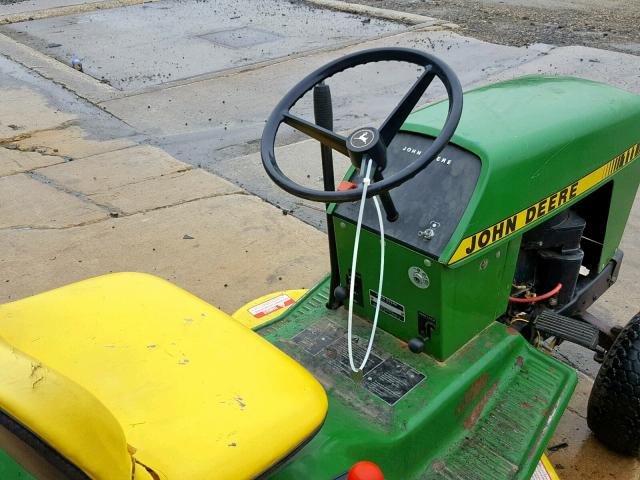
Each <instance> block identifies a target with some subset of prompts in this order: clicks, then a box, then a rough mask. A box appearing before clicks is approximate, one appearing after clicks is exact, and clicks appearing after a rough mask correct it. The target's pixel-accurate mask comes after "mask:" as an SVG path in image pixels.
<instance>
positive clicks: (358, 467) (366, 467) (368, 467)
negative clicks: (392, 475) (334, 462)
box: [347, 461, 384, 480]
mask: <svg viewBox="0 0 640 480" xmlns="http://www.w3.org/2000/svg"><path fill="white" fill-rule="evenodd" d="M347 480H384V475H383V474H382V470H380V467H378V465H376V464H375V463H373V462H367V461H363V462H358V463H356V464H355V465H354V466H353V467H351V470H349V473H348V474H347Z"/></svg>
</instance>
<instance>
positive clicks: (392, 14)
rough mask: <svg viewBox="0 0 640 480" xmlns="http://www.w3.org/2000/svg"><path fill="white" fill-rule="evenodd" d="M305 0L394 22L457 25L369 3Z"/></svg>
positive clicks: (329, 7) (317, 4)
mask: <svg viewBox="0 0 640 480" xmlns="http://www.w3.org/2000/svg"><path fill="white" fill-rule="evenodd" d="M305 2H306V3H309V4H311V5H315V6H317V7H322V8H328V9H331V10H338V11H341V12H348V13H357V14H362V15H367V16H370V17H375V18H383V19H386V20H392V21H394V22H400V23H407V24H409V25H420V24H431V25H436V24H440V23H447V25H450V26H451V27H455V26H457V25H455V24H452V23H449V22H445V21H443V20H438V19H437V18H433V17H427V16H425V15H418V14H415V13H404V12H399V11H397V10H389V9H387V8H378V7H369V6H367V5H360V4H357V3H349V2H342V1H339V0H305Z"/></svg>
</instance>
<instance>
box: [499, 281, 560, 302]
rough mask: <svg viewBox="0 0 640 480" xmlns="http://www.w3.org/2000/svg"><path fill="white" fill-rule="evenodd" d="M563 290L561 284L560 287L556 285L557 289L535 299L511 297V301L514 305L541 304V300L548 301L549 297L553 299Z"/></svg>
mask: <svg viewBox="0 0 640 480" xmlns="http://www.w3.org/2000/svg"><path fill="white" fill-rule="evenodd" d="M561 288H562V284H561V283H559V284H558V285H556V287H555V288H554V289H553V290H551V291H549V292H547V293H543V294H542V295H537V296H535V297H531V298H519V297H509V301H510V302H513V303H534V302H539V301H540V300H546V299H547V298H549V297H553V296H554V295H555V294H556V293H558V292H559V291H560V289H561Z"/></svg>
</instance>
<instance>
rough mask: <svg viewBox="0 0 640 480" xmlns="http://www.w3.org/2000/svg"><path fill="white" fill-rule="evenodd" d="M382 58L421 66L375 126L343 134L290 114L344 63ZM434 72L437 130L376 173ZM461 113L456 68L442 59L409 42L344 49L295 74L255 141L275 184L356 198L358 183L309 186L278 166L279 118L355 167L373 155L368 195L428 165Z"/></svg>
mask: <svg viewBox="0 0 640 480" xmlns="http://www.w3.org/2000/svg"><path fill="white" fill-rule="evenodd" d="M383 61H398V62H407V63H413V64H416V65H420V66H422V67H424V72H423V73H422V75H421V76H420V77H419V78H418V80H417V81H416V82H415V83H414V84H413V86H412V87H411V89H410V90H409V91H408V92H407V93H406V94H405V96H404V97H403V98H402V100H401V101H400V103H399V104H398V105H397V106H396V107H395V108H394V109H393V112H391V114H390V115H389V116H388V117H387V118H386V120H385V121H384V122H383V124H382V126H381V127H380V129H376V128H372V127H365V128H358V129H356V130H355V131H354V132H353V133H352V134H351V135H349V136H348V137H346V138H345V137H343V136H341V135H338V134H337V133H335V132H333V131H331V130H328V129H326V128H323V127H320V126H318V125H316V124H314V123H311V122H308V121H306V120H304V119H302V118H300V117H298V116H296V115H293V114H292V113H291V112H290V110H291V108H293V106H294V105H295V104H296V102H297V101H298V100H299V99H300V98H301V97H302V96H303V95H304V94H305V93H307V92H308V91H309V90H311V89H312V88H313V87H314V86H315V85H317V84H319V83H320V82H322V81H324V80H325V79H327V78H329V77H331V76H333V75H335V74H336V73H339V72H342V71H344V70H347V69H349V68H353V67H357V66H359V65H364V64H367V63H373V62H383ZM435 77H438V78H439V79H440V81H442V83H443V84H444V87H445V89H446V90H447V96H448V98H449V112H448V114H447V118H446V120H445V123H444V126H443V127H442V130H441V131H440V134H439V135H438V136H437V137H436V139H435V140H434V142H433V143H432V144H431V146H430V147H429V148H428V149H427V150H426V151H425V152H424V153H423V154H422V155H420V156H418V157H417V158H416V159H415V161H413V162H412V163H411V164H409V165H407V166H406V167H405V168H403V169H402V170H400V171H399V172H397V173H395V174H393V175H391V176H389V177H388V178H382V175H381V172H382V171H383V169H384V167H385V166H386V149H387V146H388V145H389V143H391V140H393V137H395V135H396V134H397V133H398V131H399V130H400V127H401V126H402V124H403V123H404V121H405V120H406V119H407V117H408V116H409V114H410V113H411V110H413V108H414V107H415V106H416V103H417V102H418V100H419V99H420V97H422V94H423V93H424V92H425V90H426V89H427V87H428V86H429V85H430V83H431V81H432V80H433V79H434V78H435ZM461 114H462V87H461V86H460V81H459V80H458V77H457V76H456V74H455V73H453V70H451V68H449V66H448V65H447V64H445V63H444V62H443V61H441V60H439V59H438V58H436V57H434V56H432V55H429V54H427V53H424V52H421V51H419V50H414V49H409V48H375V49H371V50H363V51H361V52H356V53H352V54H350V55H345V56H344V57H342V58H339V59H338V60H334V61H333V62H330V63H328V64H326V65H325V66H324V67H321V68H319V69H318V70H316V71H315V72H313V73H311V74H310V75H308V76H307V77H305V78H304V79H303V80H301V81H300V82H299V83H298V84H297V85H295V86H294V87H293V88H292V89H291V90H290V91H289V92H288V93H287V94H286V95H285V96H284V97H283V98H282V100H280V102H279V103H278V105H277V106H276V108H275V109H274V110H273V112H272V113H271V115H270V116H269V119H268V120H267V124H266V125H265V127H264V131H263V132H262V141H261V143H260V153H261V155H262V163H263V165H264V168H265V170H266V171H267V174H268V175H269V177H271V179H272V180H273V181H274V182H275V183H276V184H277V185H278V186H280V187H281V188H282V189H283V190H285V191H287V192H289V193H291V194H293V195H295V196H297V197H301V198H305V199H307V200H312V201H317V202H324V203H330V202H337V203H339V202H350V201H356V200H360V198H361V196H362V185H359V186H358V187H357V188H354V189H351V190H346V191H324V190H315V189H312V188H308V187H304V186H302V185H300V184H298V183H296V182H294V181H293V180H291V179H290V178H289V177H287V176H286V175H285V174H284V173H283V172H282V170H281V169H280V167H279V166H278V163H277V162H276V157H275V152H274V146H275V140H276V134H277V133H278V129H279V128H280V124H282V123H283V122H284V123H286V124H287V125H289V126H291V127H293V128H295V129H296V130H299V131H300V132H302V133H304V134H306V135H308V136H309V137H312V138H314V139H316V140H318V141H319V142H320V143H321V144H322V145H325V146H327V147H330V148H332V149H334V150H336V151H338V152H340V153H342V154H344V155H347V156H349V157H350V158H351V161H352V162H353V164H354V165H355V166H356V167H358V168H361V167H362V166H363V165H364V164H363V163H362V162H363V160H365V159H367V158H370V159H371V160H373V162H375V170H376V173H377V174H378V175H377V178H378V179H380V180H379V181H374V182H372V183H371V185H370V186H369V188H368V190H367V197H372V196H374V195H379V194H383V193H386V192H388V191H389V190H391V189H392V188H395V187H397V186H399V185H401V184H402V183H404V182H406V181H407V180H409V179H411V178H413V177H414V176H415V175H417V174H418V172H420V171H421V170H423V169H424V168H425V167H426V166H427V165H429V163H431V162H432V161H433V160H434V159H435V158H436V157H437V156H438V154H439V153H440V152H441V151H442V149H443V148H444V147H445V146H446V145H447V143H448V142H449V140H450V139H451V137H452V136H453V133H454V132H455V129H456V127H457V126H458V122H459V121H460V115H461ZM374 179H375V178H374Z"/></svg>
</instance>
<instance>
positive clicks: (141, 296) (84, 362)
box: [0, 48, 640, 480]
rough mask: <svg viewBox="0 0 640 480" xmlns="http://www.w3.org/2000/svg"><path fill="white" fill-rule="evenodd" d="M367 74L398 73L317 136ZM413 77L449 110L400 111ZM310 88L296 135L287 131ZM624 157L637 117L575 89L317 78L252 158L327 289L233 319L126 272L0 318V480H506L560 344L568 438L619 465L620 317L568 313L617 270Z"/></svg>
mask: <svg viewBox="0 0 640 480" xmlns="http://www.w3.org/2000/svg"><path fill="white" fill-rule="evenodd" d="M381 61H396V62H408V63H411V64H415V65H416V66H417V67H418V68H419V69H420V72H421V73H420V75H419V77H418V79H417V81H416V83H415V84H413V86H412V87H411V89H410V90H409V92H408V93H407V94H406V95H405V96H404V97H403V98H402V100H401V101H400V103H399V104H398V105H397V106H396V107H395V109H394V110H393V111H392V112H391V114H390V115H389V116H388V118H387V119H386V120H385V121H384V122H383V123H382V124H381V126H380V127H379V128H373V127H370V126H366V127H362V128H358V129H356V130H355V131H353V133H351V134H350V135H348V136H343V135H340V134H338V133H336V132H334V130H333V125H332V118H331V117H332V115H331V101H330V92H329V90H328V86H327V85H326V84H325V83H324V80H326V79H328V78H329V77H332V76H334V75H336V74H337V73H339V72H342V71H344V70H347V69H350V68H353V67H357V66H359V65H363V64H368V63H372V62H381ZM436 78H437V79H439V80H440V82H442V84H443V85H444V87H445V89H446V93H447V97H448V98H447V99H446V100H444V101H442V102H439V103H435V104H432V105H429V106H428V107H426V108H421V109H418V110H416V111H414V112H413V113H412V110H414V108H415V107H416V104H417V102H418V101H419V100H420V98H421V97H422V95H423V93H424V92H425V90H426V89H427V87H428V86H429V85H430V83H431V82H432V81H433V80H434V79H436ZM311 91H313V95H314V100H315V107H316V108H315V114H316V115H315V122H311V121H308V120H305V119H303V118H301V117H300V116H299V115H296V114H293V113H292V112H291V111H292V108H293V107H294V106H295V105H296V103H297V102H298V100H299V99H300V98H301V97H302V96H303V95H305V94H306V93H308V92H311ZM463 97H464V108H463ZM283 123H284V124H287V125H289V126H291V127H293V128H295V129H297V130H299V131H300V132H302V133H304V134H306V135H307V136H309V137H312V138H314V139H316V140H318V141H319V142H320V143H321V158H322V165H323V174H324V189H323V190H316V189H313V188H310V187H308V186H303V185H300V184H297V183H296V182H294V181H293V180H291V179H290V178H288V177H287V176H286V175H285V174H284V173H283V171H282V170H281V168H280V167H279V166H278V161H277V156H276V152H275V148H274V144H275V140H276V135H277V133H278V129H279V128H280V126H281V124H283ZM639 141H640V97H638V96H636V95H633V94H630V93H627V92H624V91H621V90H618V89H616V88H612V87H610V86H606V85H602V84H598V83H594V82H590V81H585V80H579V79H575V78H560V77H543V76H537V77H524V78H520V79H516V80H511V81H506V82H502V83H496V84H492V85H488V86H485V87H482V88H479V89H476V90H472V91H469V92H467V93H465V94H464V96H463V93H462V89H461V86H460V83H459V81H458V79H457V77H456V75H455V74H454V73H453V72H452V71H451V69H450V68H449V67H448V66H447V65H446V64H445V63H443V62H442V61H441V60H439V59H437V58H435V57H433V56H431V55H428V54H426V53H423V52H421V51H417V50H410V49H401V48H383V49H375V50H367V51H362V52H358V53H354V54H351V55H347V56H344V57H341V58H339V59H338V60H336V61H333V62H331V63H329V64H327V65H325V66H324V67H322V68H320V69H319V70H317V71H315V72H313V73H312V74H310V75H309V76H308V77H306V78H304V79H303V80H302V81H301V82H300V83H298V84H297V85H296V86H295V87H294V88H293V89H292V90H291V91H290V92H289V93H288V94H287V95H286V96H285V97H284V98H283V99H282V100H281V101H280V103H279V104H278V105H277V106H276V108H275V110H274V111H273V113H272V114H271V116H270V117H269V119H268V121H267V123H266V127H265V129H264V133H263V136H262V143H261V153H262V160H263V164H264V167H265V169H266V172H267V174H268V175H269V177H270V178H271V179H272V180H273V181H274V182H275V183H276V184H277V185H279V186H280V187H281V188H283V189H284V190H286V191H287V192H289V193H291V194H292V195H295V196H297V197H300V198H304V199H307V200H312V201H317V202H321V203H324V204H326V206H327V210H326V215H327V233H328V240H329V255H330V265H331V273H330V275H328V276H327V278H326V279H325V280H323V281H321V282H320V283H319V284H318V285H317V286H315V287H314V288H312V289H310V290H309V291H304V292H303V291H287V292H278V293H276V294H274V295H270V296H267V297H263V298H260V299H257V300H255V301H253V302H250V303H249V304H247V305H246V306H244V307H242V308H241V309H240V310H238V312H236V313H234V314H233V315H232V316H229V315H227V314H225V313H223V312H221V311H219V310H218V309H216V308H214V307H212V306H210V305H208V304H206V303H205V302H203V301H202V300H199V299H198V298H196V297H194V296H192V295H190V294H189V293H187V292H185V291H183V290H180V289H179V288H177V287H175V286H173V285H171V284H169V283H167V282H165V281H163V280H160V279H158V278H155V277H152V276H149V275H144V274H138V273H119V274H111V275H106V276H101V277H97V278H92V279H89V280H85V281H82V282H79V283H76V284H72V285H69V286H65V287H62V288H59V289H56V290H53V291H49V292H45V293H42V294H39V295H36V296H33V297H30V298H26V299H22V300H18V301H15V302H12V303H8V304H5V305H2V306H1V307H0V365H1V367H0V421H1V424H2V428H1V429H0V446H1V447H2V448H1V449H0V478H2V479H14V478H32V477H36V478H65V479H87V478H91V479H114V480H120V479H123V480H124V479H136V480H137V479H145V480H150V479H180V480H191V479H249V478H272V479H276V480H289V479H290V480H294V479H295V480H301V479H305V480H306V479H318V480H335V479H349V480H378V479H381V478H386V479H389V480H396V479H397V480H418V479H529V478H531V476H532V474H533V473H534V470H536V468H539V467H538V465H539V461H540V459H541V457H542V458H543V459H544V457H543V453H544V450H545V447H546V446H547V443H548V442H549V439H550V437H551V435H552V433H553V431H554V429H555V427H556V425H557V423H558V421H559V419H560V417H561V415H562V413H563V411H564V409H565V408H566V406H567V403H568V402H569V399H570V397H571V395H572V392H573V389H574V387H575V385H576V381H577V377H576V373H575V371H574V370H572V369H571V368H569V367H568V366H567V365H565V364H563V363H561V362H559V361H557V360H556V359H555V358H554V357H553V356H551V355H550V354H549V353H550V352H551V351H552V350H553V349H554V347H555V346H557V345H558V344H560V343H561V342H573V343H576V344H579V345H582V346H583V347H586V348H588V349H590V350H592V351H593V352H594V355H595V358H596V359H598V360H599V361H601V362H602V368H601V370H600V372H599V374H598V377H597V379H596V382H595V386H594V388H593V392H592V394H591V398H590V401H589V408H588V423H589V426H590V428H591V429H592V430H593V432H594V433H595V435H596V436H597V437H598V438H599V439H600V440H602V442H604V443H605V444H606V445H607V446H608V447H610V448H612V449H614V450H616V451H618V452H622V453H626V454H630V455H638V454H639V453H640V316H636V317H634V318H633V319H632V320H631V321H630V322H629V323H628V324H627V326H626V327H624V328H622V329H620V328H615V327H614V326H613V325H612V324H609V323H607V322H606V321H604V320H603V319H598V318H596V317H594V316H593V315H591V314H589V313H588V311H587V310H588V308H589V307H590V306H591V305H592V304H593V303H594V302H595V301H596V300H597V299H598V297H600V296H601V295H602V294H603V293H604V292H605V291H606V290H607V289H608V288H609V287H610V286H611V285H613V283H614V282H615V281H616V277H617V275H618V271H619V269H620V265H621V261H622V252H621V251H620V250H619V249H618V246H619V244H620V239H621V237H622V233H623V230H624V228H625V224H626V222H627V219H628V217H629V213H630V210H631V207H632V204H633V201H634V198H635V195H636V191H637V189H638V183H639V180H640V162H638V161H636V159H637V158H638V156H640V144H639V143H638V142H639ZM332 152H338V153H340V154H342V155H345V156H348V157H349V158H350V160H351V163H352V167H351V168H350V169H349V170H348V172H346V175H345V176H344V180H343V181H342V182H340V183H339V184H338V185H337V186H336V185H334V180H333V179H334V172H333V164H332ZM298 168H300V169H303V168H304V159H300V165H299V167H298ZM283 234H285V235H286V232H283ZM543 468H544V466H543ZM546 470H547V473H545V475H548V478H555V477H553V476H552V475H554V474H553V472H552V471H551V470H552V469H551V468H550V467H549V466H548V462H547V466H546ZM540 478H545V477H540Z"/></svg>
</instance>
